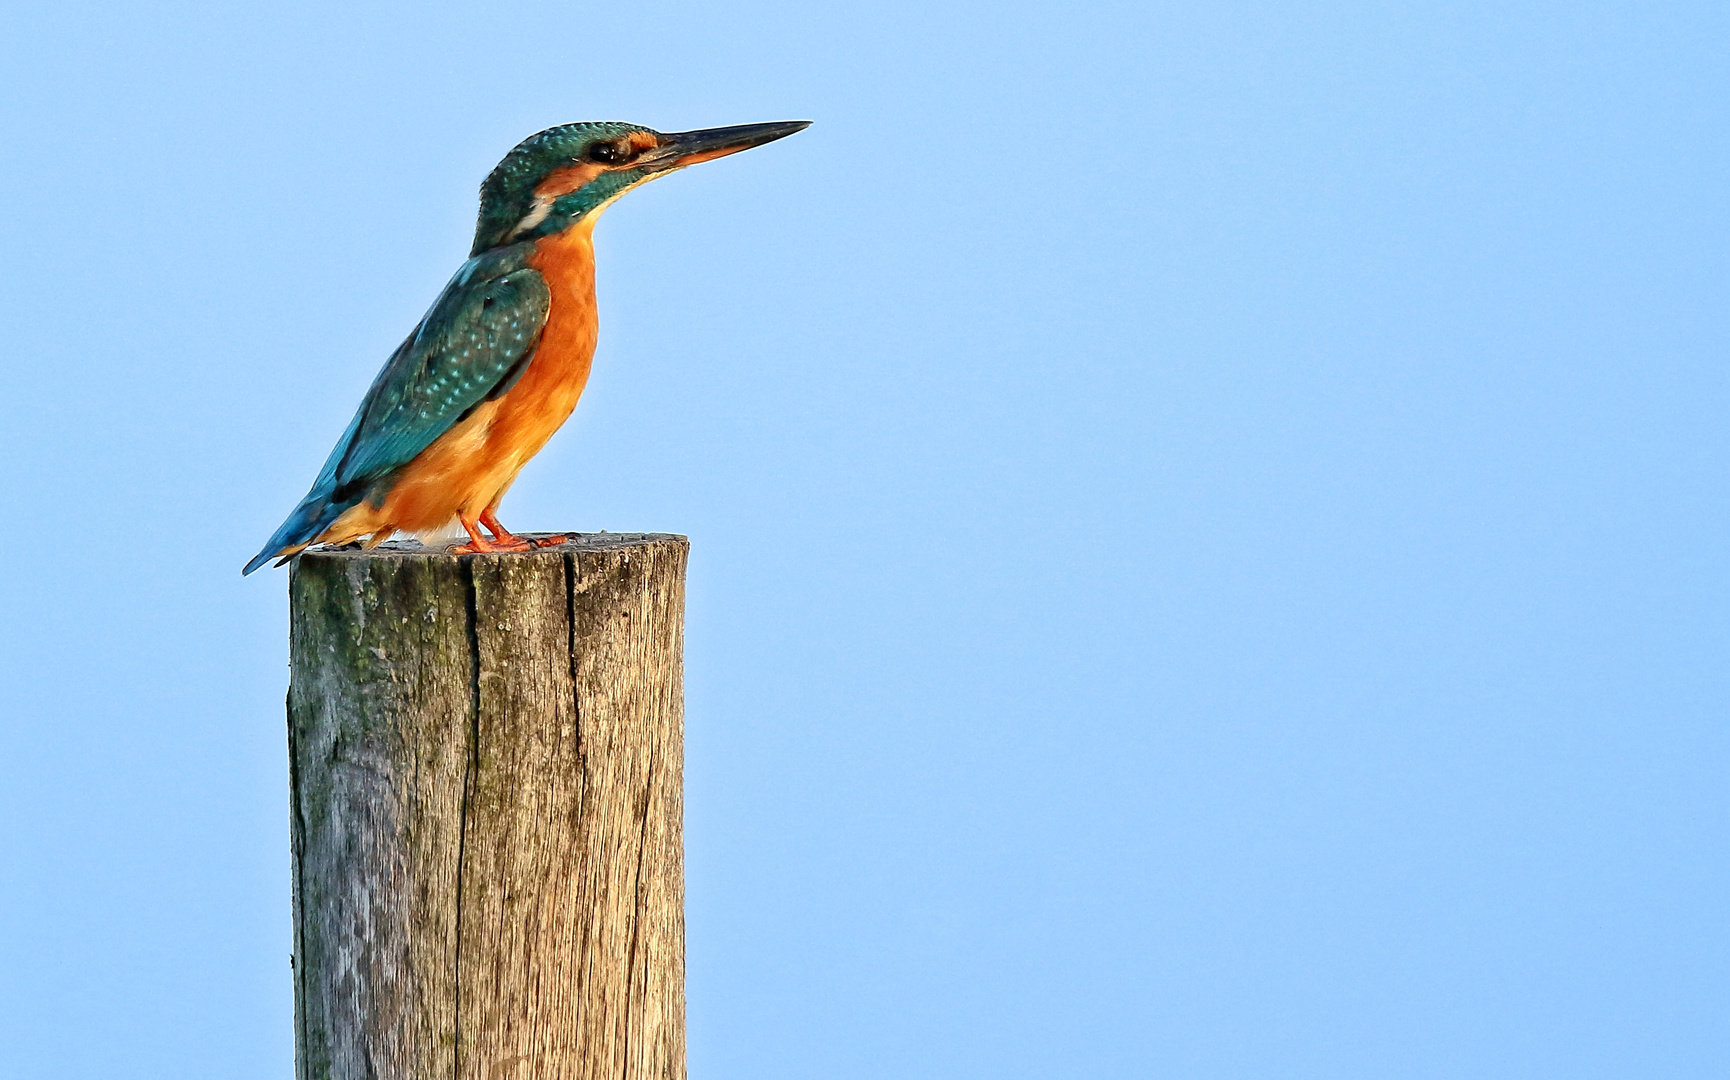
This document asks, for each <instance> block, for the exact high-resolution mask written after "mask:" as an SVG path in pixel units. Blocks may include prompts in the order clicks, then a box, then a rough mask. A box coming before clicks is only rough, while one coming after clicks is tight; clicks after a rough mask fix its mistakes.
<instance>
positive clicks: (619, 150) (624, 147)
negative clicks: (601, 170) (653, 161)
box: [589, 139, 636, 165]
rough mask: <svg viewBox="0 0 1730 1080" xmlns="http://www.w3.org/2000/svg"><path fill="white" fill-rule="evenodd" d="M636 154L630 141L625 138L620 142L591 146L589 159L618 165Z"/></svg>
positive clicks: (599, 162) (604, 163)
mask: <svg viewBox="0 0 1730 1080" xmlns="http://www.w3.org/2000/svg"><path fill="white" fill-rule="evenodd" d="M635 156H636V154H635V153H634V152H633V151H632V149H631V145H630V143H628V142H626V141H625V140H624V139H620V140H619V141H618V142H604V143H596V144H595V145H593V146H591V147H589V160H590V161H593V162H596V163H597V164H601V165H618V164H621V163H623V162H626V161H629V160H631V158H633V157H635Z"/></svg>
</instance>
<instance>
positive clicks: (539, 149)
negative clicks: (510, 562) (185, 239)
mask: <svg viewBox="0 0 1730 1080" xmlns="http://www.w3.org/2000/svg"><path fill="white" fill-rule="evenodd" d="M808 124H809V121H790V122H787V123H779V124H744V125H740V126H738V127H724V128H710V129H707V130H704V131H685V132H678V133H675V134H666V135H664V134H662V133H660V132H658V131H651V130H650V129H648V128H645V127H639V126H637V125H635V124H619V123H597V124H564V125H561V126H559V127H554V128H548V129H547V130H545V131H543V132H541V133H540V134H538V135H531V136H530V137H529V138H527V139H524V140H523V141H522V142H521V143H520V144H518V145H517V147H516V149H514V150H512V151H511V152H510V153H509V154H506V155H505V159H504V160H503V161H501V162H499V165H498V168H496V169H494V170H493V171H492V173H491V175H489V176H488V177H487V178H486V181H485V182H484V183H483V184H482V185H481V209H480V220H479V222H478V223H477V224H476V226H475V242H474V247H473V248H472V249H471V250H470V252H469V260H468V262H466V263H464V264H463V265H462V269H460V270H458V271H457V273H456V276H455V277H453V278H452V279H451V281H450V284H448V285H446V286H445V289H444V292H442V293H440V294H439V298H438V299H437V300H435V301H434V302H433V306H432V308H431V310H429V311H428V312H427V313H426V316H425V317H424V318H422V319H421V321H420V325H419V326H417V327H415V329H414V332H413V333H411V334H410V335H409V336H408V340H407V341H404V342H403V343H402V345H401V346H399V347H398V348H397V350H396V352H395V353H394V354H393V355H392V356H391V358H390V360H389V361H387V362H386V363H385V365H384V370H383V371H380V372H379V374H378V378H377V379H375V380H373V384H372V388H371V389H370V390H368V391H367V393H366V398H365V400H363V401H362V402H361V404H360V410H359V411H358V412H356V413H355V414H354V419H353V420H351V421H349V425H348V430H346V431H344V432H343V433H342V438H340V439H338V440H337V443H336V448H335V449H334V450H332V451H331V452H330V458H329V459H328V460H327V461H325V463H324V468H323V469H321V470H320V471H319V474H318V479H317V480H315V481H314V482H313V485H312V490H311V491H309V492H307V495H306V498H304V499H302V500H301V501H300V505H299V506H297V507H295V508H294V512H293V513H291V514H289V515H288V520H287V521H285V522H283V523H282V527H281V528H279V529H277V530H276V535H274V536H272V537H271V538H270V540H269V542H268V543H266V544H265V545H264V550H263V551H260V552H259V553H258V554H257V555H255V556H254V557H253V559H252V561H251V562H249V563H247V564H246V569H245V570H243V571H242V573H243V574H250V573H252V572H253V571H254V570H256V569H258V568H259V567H260V566H262V565H264V564H265V563H266V562H269V561H270V560H271V559H279V560H281V561H280V562H278V563H277V565H278V566H280V565H282V563H284V562H287V561H288V560H289V559H291V558H293V557H294V556H295V555H297V554H299V553H300V552H301V551H302V550H304V549H305V548H306V547H307V546H308V545H311V544H320V543H322V544H346V543H350V542H352V541H355V540H360V539H362V538H365V542H366V544H367V546H369V547H370V546H374V545H377V544H380V543H383V542H384V541H385V540H386V539H388V538H389V537H390V536H391V534H393V533H395V532H397V531H399V530H400V531H402V532H410V533H418V534H422V535H427V534H432V533H437V532H441V531H443V530H446V529H448V528H449V527H450V523H451V520H452V519H453V518H454V519H455V520H456V521H457V522H459V523H460V524H461V525H462V528H463V530H464V531H465V532H467V533H468V536H469V541H468V543H466V544H463V545H461V546H459V547H457V548H455V549H454V550H455V551H458V552H477V551H526V550H528V549H529V548H531V547H534V546H537V545H538V544H551V543H560V542H562V541H563V540H564V538H563V537H553V538H549V539H543V540H540V541H531V540H526V539H523V538H521V537H518V536H514V535H512V534H511V533H510V532H509V531H508V530H506V529H505V527H504V526H503V525H501V524H499V518H498V509H499V500H500V499H502V498H503V497H504V494H505V491H506V490H508V489H509V488H510V486H511V481H513V480H515V479H516V476H517V473H518V471H519V470H521V469H522V467H523V464H524V463H525V462H527V461H528V460H529V459H530V458H531V457H534V456H535V454H536V453H538V452H539V451H540V449H541V447H543V446H545V445H546V443H547V440H548V439H549V438H551V437H552V434H553V432H555V431H557V430H558V429H559V425H561V424H563V423H564V422H565V420H566V418H568V417H569V416H570V415H571V410H573V409H575V408H576V405H577V398H578V397H580V396H581V395H582V392H583V386H584V384H585V383H587V382H588V378H589V362H590V360H591V359H592V358H593V356H594V352H595V334H596V318H595V254H594V246H593V236H594V228H595V220H596V219H597V218H599V217H600V216H601V211H602V210H604V209H606V208H607V206H608V205H610V204H611V203H612V202H613V200H614V199H617V198H618V197H619V196H620V195H623V194H624V193H625V192H627V191H629V190H631V189H632V188H634V187H636V186H638V185H639V184H644V183H647V182H648V181H650V180H653V179H655V178H656V177H657V176H664V175H666V174H667V173H670V172H672V171H673V170H675V169H682V168H684V167H685V166H687V165H695V164H697V163H698V162H702V161H710V160H713V159H715V158H718V157H725V156H726V155H728V154H732V153H737V152H738V151H740V150H747V149H749V148H751V147H753V146H761V145H762V144H764V143H766V142H772V141H774V140H775V139H779V138H783V137H784V136H787V135H791V134H793V133H794V132H795V131H799V130H801V129H803V128H805V127H806V126H808ZM482 526H484V527H485V528H486V530H487V531H488V532H490V533H491V534H492V536H491V538H490V539H489V538H488V537H487V536H485V535H484V534H482V532H481V528H482Z"/></svg>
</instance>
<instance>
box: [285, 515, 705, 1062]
mask: <svg viewBox="0 0 1730 1080" xmlns="http://www.w3.org/2000/svg"><path fill="white" fill-rule="evenodd" d="M686 550H687V545H686V543H685V541H684V539H683V538H682V537H674V536H660V535H631V534H622V535H621V534H601V535H599V536H594V535H589V536H580V537H577V538H576V539H575V541H574V542H573V543H571V544H567V545H564V546H561V547H557V548H549V549H545V550H542V551H536V552H531V553H527V554H520V555H476V556H460V557H459V556H451V555H445V554H442V553H437V552H426V551H423V550H419V549H415V550H408V549H404V548H398V547H393V546H390V545H387V546H386V547H384V548H381V549H379V550H377V551H373V552H361V551H335V552H311V553H308V554H305V555H302V556H301V557H300V558H298V559H297V560H296V561H295V566H294V571H293V574H292V576H291V579H290V598H291V610H292V621H293V625H292V629H291V633H290V641H291V649H290V652H291V660H292V669H293V670H292V676H291V680H290V689H289V702H288V712H289V746H290V757H291V769H292V776H291V781H292V787H293V800H292V809H293V843H294V887H295V903H294V910H295V941H296V945H295V953H296V955H295V1023H296V1039H295V1041H296V1061H297V1067H296V1076H297V1078H298V1080H362V1078H368V1080H399V1078H400V1080H423V1078H432V1077H437V1078H439V1080H446V1078H455V1080H530V1078H534V1080H566V1078H570V1080H576V1078H585V1080H587V1078H598V1077H606V1078H609V1080H619V1078H623V1080H673V1078H682V1077H683V1076H684V1075H685V1052H684V1027H685V1016H684V879H683V848H682V841H681V818H682V813H683V807H682V790H683V788H682V785H683V762H684V748H683V714H682V709H683V706H682V693H683V691H682V680H683V669H682V637H683V631H682V628H683V622H684V573H685V556H686Z"/></svg>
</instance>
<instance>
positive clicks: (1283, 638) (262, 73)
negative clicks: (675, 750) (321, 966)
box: [0, 0, 1730, 1080]
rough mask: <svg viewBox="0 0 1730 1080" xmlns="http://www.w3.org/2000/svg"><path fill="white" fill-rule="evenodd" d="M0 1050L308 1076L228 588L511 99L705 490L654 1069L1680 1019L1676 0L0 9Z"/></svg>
mask: <svg viewBox="0 0 1730 1080" xmlns="http://www.w3.org/2000/svg"><path fill="white" fill-rule="evenodd" d="M6 23H7V26H6V32H5V34H4V35H3V36H0V93H3V95H4V107H3V108H0V206H3V207H4V211H3V212H0V240H3V242H4V251H5V256H6V257H5V259H4V262H3V263H0V286H3V288H0V327H3V328H4V339H3V340H4V346H3V349H4V356H5V365H4V374H5V379H6V393H7V401H8V402H9V403H10V408H9V409H8V412H7V417H8V419H7V423H6V424H4V425H3V426H0V447H3V450H0V453H3V454H4V463H5V475H6V476H7V477H8V479H9V481H10V483H11V485H12V486H11V488H10V490H11V492H12V495H11V500H12V521H11V530H12V531H11V534H10V539H9V541H8V543H7V545H6V546H7V550H8V571H7V573H6V575H5V580H6V588H5V594H6V600H5V609H6V612H7V617H6V618H5V620H4V627H3V629H0V634H3V635H4V640H3V642H0V645H3V648H0V694H3V699H0V700H3V701H4V726H3V734H4V738H5V751H4V754H0V867H3V868H4V870H3V873H0V1074H3V1075H4V1076H6V1077H7V1078H9V1080H84V1078H91V1080H98V1078H99V1080H115V1078H133V1077H138V1078H165V1080H166V1078H174V1080H183V1078H186V1077H277V1078H286V1077H288V1076H289V1075H290V1059H291V1054H292V1049H291V1039H290V1027H289V1019H290V1009H291V997H290V984H289V967H288V953H289V948H290V944H289V884H288V875H287V868H288V838H287V811H286V788H287V776H286V766H285V748H284V734H283V730H284V729H283V716H282V696H283V692H284V688H285V683H286V675H287V673H286V670H285V662H286V645H285V623H286V611H285V601H284V575H283V574H282V573H281V572H271V573H264V574H261V575H258V576H254V577H252V578H249V579H246V580H244V581H243V580H242V579H241V577H240V575H239V568H240V565H241V563H242V562H244V561H245V559H246V558H247V557H248V556H249V555H251V554H252V552H253V551H254V550H256V549H257V547H258V546H259V545H260V544H261V543H262V542H263V540H264V539H265V537H266V536H268V535H269V533H270V532H271V530H272V529H273V528H274V527H275V526H276V524H277V523H278V522H279V521H280V520H281V519H282V517H283V516H284V515H285V514H286V512H287V511H288V509H289V508H290V507H291V506H292V505H293V503H294V502H295V500H296V499H297V498H298V497H299V496H300V495H301V494H302V493H303V492H304V491H305V489H306V487H307V485H308V483H309V482H310V481H311V479H312V476H313V474H314V473H315V472H316V470H317V468H318V465H319V464H320V462H321V461H322V459H323V456H324V454H325V452H326V451H327V450H328V448H329V446H330V444H331V443H332V442H333V441H334V440H335V438H336V436H337V434H338V433H339V432H340V430H341V428H342V426H343V424H344V423H345V422H346V420H347V419H348V416H349V415H350V413H351V411H352V409H353V408H354V405H355V403H356V401H357V400H358V399H359V396H360V394H361V393H362V391H363V390H364V388H365V387H366V385H367V383H368V382H369V381H370V379H371V378H372V375H373V373H374V372H375V371H376V369H377V368H378V366H379V364H380V363H381V362H382V361H383V359H384V357H385V356H386V354H387V353H388V352H389V350H390V349H391V348H392V347H393V346H394V345H395V344H396V343H397V342H398V341H399V340H400V339H401V337H402V335H403V334H404V333H405V332H406V331H407V330H408V329H409V328H410V327H411V326H412V325H413V323H414V321H415V320H416V319H417V318H418V317H419V315H420V313H421V312H422V311H423V310H424V308H425V307H426V305H427V304H428V302H429V301H430V300H431V299H432V297H433V296H434V295H435V293H436V292H437V290H438V288H439V287H440V286H441V285H442V283H443V282H444V281H445V279H446V278H447V277H448V276H449V275H450V273H451V272H452V271H453V270H454V269H455V267H456V266H457V265H458V263H459V262H460V261H461V259H462V257H463V255H464V254H465V252H466V248H467V244H468V240H469V235H470V232H471V229H472V227H473V215H474V209H475V189H476V186H477V184H478V183H479V181H480V179H481V177H482V176H483V175H485V173H486V172H487V170H488V169H489V168H491V166H492V165H493V164H494V162H495V161H497V159H498V158H499V157H500V156H501V155H502V154H503V153H504V152H505V151H506V150H508V149H509V148H510V147H511V146H512V145H513V144H514V143H515V142H516V141H517V140H518V139H520V138H521V137H523V136H525V135H527V134H529V133H530V132H533V131H535V130H538V129H540V128H542V127H545V126H547V125H550V124H554V123H559V122H564V121H570V120H587V119H620V120H631V121H636V122H641V123H646V124H649V125H652V126H655V127H659V128H662V129H669V130H675V129H684V128H691V127H700V126H708V125H717V124H732V123H744V122H754V121H766V120H782V119H812V120H814V121H816V123H815V126H813V127H812V128H811V129H810V130H809V131H806V132H805V133H803V134H801V135H798V136H796V137H794V138H792V139H788V140H787V141H785V142H782V143H778V144H775V145H773V146H770V147H766V148H763V149H760V150H755V151H752V152H750V153H748V154H745V155H743V156H741V157H737V158H732V159H729V160H727V161H723V162H718V163H715V164H712V165H705V166H702V167H700V168H697V169H692V170H690V171H688V172H685V173H681V174H679V175H677V176H674V177H671V178H669V179H666V180H662V181H660V182H658V183H656V184H653V185H651V186H649V187H647V188H645V189H643V190H641V191H639V192H636V193H633V194H631V195H630V196H628V197H627V198H626V199H625V200H623V201H622V202H621V203H620V204H619V205H617V206H616V207H614V208H613V209H612V210H610V211H609V212H608V215H607V220H605V221H604V222H603V223H602V225H601V227H600V229H599V238H598V246H599V249H600V251H599V257H600V264H601V283H600V294H601V303H602V305H603V312H602V318H603V339H602V345H601V348H600V352H599V355H598V358H597V366H596V373H595V377H594V381H593V382H592V383H591V384H590V389H589V392H588V395H587V396H586V397H585V399H584V401H583V404H582V407H581V408H580V409H579V410H578V414H577V417H576V419H575V420H574V421H573V422H572V423H571V424H570V425H569V426H567V428H566V429H565V430H564V431H563V432H561V433H560V434H559V436H558V437H557V438H556V439H555V440H554V441H553V443H552V444H551V446H550V447H549V448H548V450H547V451H546V452H545V453H543V454H542V455H541V457H540V458H539V459H537V460H536V461H535V462H534V463H533V464H532V465H531V466H530V467H529V469H528V470H527V471H526V472H525V473H524V475H523V477H522V479H521V481H520V482H519V483H518V485H517V487H516V489H515V491H514V493H513V495H512V497H511V498H510V499H509V500H508V501H507V502H506V504H505V506H506V509H507V511H508V513H507V514H506V515H505V520H506V521H507V522H508V523H510V524H511V525H512V526H513V527H514V528H519V529H554V528H560V529H572V528H574V529H584V530H594V529H602V528H605V529H609V530H619V531H626V530H666V531H674V532H682V533H687V534H689V535H690V537H691V541H692V545H693V548H692V550H693V554H692V561H691V581H690V623H689V642H688V657H689V688H688V689H689V702H688V729H689V736H688V738H689V764H688V773H687V775H688V777H689V791H688V801H687V806H688V828H687V842H688V846H689V919H690V923H689V926H690V961H691V969H690V970H691V977H690V1015H691V1062H692V1075H693V1076H694V1077H703V1078H708V1080H719V1078H737V1080H779V1078H805V1077H826V1078H879V1077H893V1078H897V1080H900V1078H923V1077H930V1078H944V1080H949V1078H958V1077H980V1078H990V1080H1003V1078H1037V1080H1045V1078H1052V1077H1083V1078H1100V1077H1125V1078H1139V1077H1162V1078H1163V1077H1179V1078H1198V1080H1213V1078H1221V1080H1224V1078H1244V1080H1265V1078H1270V1077H1318V1078H1327V1080H1355V1078H1365V1080H1372V1078H1373V1080H1383V1078H1387V1077H1401V1078H1405V1077H1435V1078H1446V1080H1458V1078H1461V1077H1472V1078H1500V1077H1508V1078H1522V1080H1527V1078H1533V1077H1555V1078H1565V1080H1582V1078H1591V1077H1641V1078H1661V1077H1722V1076H1726V1075H1730V974H1727V973H1730V949H1727V945H1730V920H1727V918H1726V911H1727V909H1730V850H1727V849H1730V843H1727V841H1730V798H1727V794H1726V786H1725V785H1726V777H1727V776H1730V729H1727V726H1726V719H1727V715H1730V708H1727V707H1730V678H1727V675H1730V664H1727V650H1726V646H1727V644H1730V616H1727V614H1726V613H1727V611H1730V595H1727V592H1730V590H1727V589H1726V569H1725V568H1726V565H1727V563H1730V545H1727V544H1726V542H1725V529H1726V525H1727V524H1730V515H1727V513H1726V511H1727V509H1730V507H1727V505H1726V491H1725V472H1726V470H1725V465H1726V457H1727V454H1726V451H1727V450H1730V446H1727V445H1726V444H1727V438H1726V416H1727V413H1730V375H1727V370H1726V363H1725V358H1726V348H1725V346H1726V339H1727V335H1726V330H1727V325H1726V323H1727V320H1726V286H1727V285H1730V281H1727V276H1730V275H1727V273H1726V270H1727V265H1726V250H1727V244H1726V226H1727V224H1730V222H1727V220H1726V219H1727V214H1726V209H1727V196H1726V193H1727V191H1730V186H1727V181H1730V168H1727V166H1730V140H1727V138H1726V130H1727V120H1730V116H1727V113H1730V108H1727V105H1730V78H1727V76H1730V72H1727V70H1726V69H1727V62H1726V57H1727V56H1730V15H1727V14H1726V11H1725V9H1724V7H1723V6H1722V5H1704V4H1701V5H1690V4H1669V5H1658V4H1633V3H1619V4H1618V3H1556V4H1547V5H1544V4H1529V3H1517V4H1507V3H1479V4H1466V5H1437V4H1371V3H1344V4H1340V3H1333V4H1295V3H1267V4H1248V3H1231V2H1227V3H1216V4H1205V5H1197V4H1182V5H1164V6H1158V5H1147V4H1142V3H1123V4H1115V5H1109V4H1108V5H1100V6H1095V7H1091V8H1086V9H1082V8H1079V7H1077V6H1076V5H1069V4H1055V3H1052V4H1045V5H1039V4H1016V3H1010V4H1007V5H1005V4H1001V3H993V4H979V5H971V6H969V5H956V4H943V3H930V2H916V3H908V2H897V0H886V2H885V0H878V2H873V3H870V4H861V5H857V6H855V7H853V8H851V9H848V8H837V7H833V6H823V5H788V6H785V7H776V6H773V5H765V4H749V3H747V4H734V5H729V6H727V7H725V8H708V7H678V6H669V5H655V4H649V5H614V6H612V7H609V8H605V9H599V8H597V7H596V6H595V5H575V4H561V5H552V4H548V5H532V4H518V5H499V6H490V7H488V6H483V5H473V4H464V5H449V6H445V7H437V6H429V5H423V4H414V5H400V6H389V7H387V6H377V7H372V6H357V5H353V4H309V5H282V6H279V7H275V8H274V9H273V7H272V6H267V5H258V4H232V5H221V4H214V5H197V6H194V5H175V4H163V5H157V4H149V5H146V4H139V3H119V4H115V3H104V4H90V3H82V2H78V0H71V2H56V3H45V4H14V5H13V6H12V7H11V9H10V10H9V11H8V12H7V16H6Z"/></svg>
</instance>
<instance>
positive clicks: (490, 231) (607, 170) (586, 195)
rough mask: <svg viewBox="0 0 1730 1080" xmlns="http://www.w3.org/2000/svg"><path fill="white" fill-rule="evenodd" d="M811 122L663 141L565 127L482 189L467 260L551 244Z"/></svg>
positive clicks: (657, 135)
mask: <svg viewBox="0 0 1730 1080" xmlns="http://www.w3.org/2000/svg"><path fill="white" fill-rule="evenodd" d="M809 124H810V121H808V120H791V121H787V122H785V123H779V124H742V125H740V126H738V127H723V128H708V129H705V130H702V131H680V132H674V133H673V134H666V135H664V134H662V133H661V132H658V131H652V130H650V129H649V128H646V127H640V126H638V125H636V124H620V123H591V124H561V125H559V126H558V127H553V128H548V129H547V130H545V131H543V132H540V133H539V134H536V135H530V136H529V137H528V138H526V139H524V140H523V141H522V142H520V143H518V144H517V146H516V149H514V150H512V151H511V152H510V153H508V154H506V155H505V159H504V160H503V161H501V162H499V164H498V167H497V168H496V169H494V170H493V171H492V174H491V175H490V176H488V177H487V178H486V181H485V182H484V183H482V184H481V215H480V221H479V223H478V224H476V226H475V244H474V249H473V250H472V251H471V252H470V253H469V254H470V255H479V254H480V253H481V252H483V251H486V250H488V249H490V248H495V247H499V246H500V245H502V244H517V243H521V242H522V241H524V240H534V239H536V238H538V237H542V236H550V235H552V234H554V233H558V232H563V231H564V230H566V229H568V228H570V227H571V226H572V225H575V224H576V223H577V222H579V221H581V220H583V219H584V218H585V217H588V216H589V215H591V214H594V213H595V212H596V211H598V210H600V209H601V208H602V207H604V206H606V205H607V204H608V203H610V202H612V201H613V200H614V199H616V198H618V197H619V196H620V195H622V194H624V193H625V192H626V191H628V190H630V189H631V188H633V187H636V186H637V185H638V184H642V183H645V182H647V181H649V180H653V179H654V178H655V177H657V176H664V175H666V174H667V173H670V172H672V171H673V170H675V169H682V168H684V167H685V166H687V165H695V164H697V163H698V162H700V161H712V160H714V159H715V158H718V157H725V156H727V155H728V154H735V153H738V152H739V151H740V150H749V149H750V148H751V147H753V146H761V145H763V144H764V143H766V142H773V141H774V140H776V139H779V138H783V137H784V136H787V135H791V134H793V133H794V132H795V131H799V130H801V129H803V128H805V127H807V126H809Z"/></svg>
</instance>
